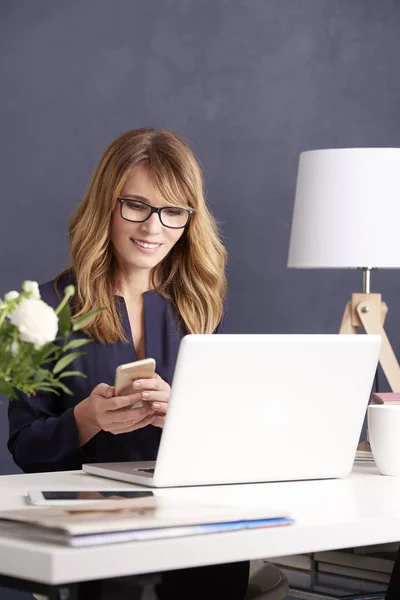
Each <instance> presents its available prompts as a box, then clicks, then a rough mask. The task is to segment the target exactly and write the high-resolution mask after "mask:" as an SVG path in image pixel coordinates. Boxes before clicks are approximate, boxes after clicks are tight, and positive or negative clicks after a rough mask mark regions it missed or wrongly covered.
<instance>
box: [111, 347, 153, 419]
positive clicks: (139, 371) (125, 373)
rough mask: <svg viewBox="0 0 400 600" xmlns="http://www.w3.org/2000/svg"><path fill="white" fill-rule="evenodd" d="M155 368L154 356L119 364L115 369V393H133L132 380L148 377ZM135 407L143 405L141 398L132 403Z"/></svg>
mask: <svg viewBox="0 0 400 600" xmlns="http://www.w3.org/2000/svg"><path fill="white" fill-rule="evenodd" d="M155 370H156V361H155V360H154V358H145V359H143V360H137V361H135V362H131V363H126V364H125V365H120V366H119V367H117V368H116V370H115V383H114V385H115V395H116V396H127V395H128V394H134V393H135V390H134V389H133V382H134V381H136V379H149V378H150V377H152V376H153V374H154V372H155ZM133 406H134V407H135V408H139V407H140V406H143V402H142V400H139V402H136V403H135V404H134V405H133Z"/></svg>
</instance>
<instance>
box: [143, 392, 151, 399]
mask: <svg viewBox="0 0 400 600" xmlns="http://www.w3.org/2000/svg"><path fill="white" fill-rule="evenodd" d="M149 396H150V394H149V392H142V398H148V397H149Z"/></svg>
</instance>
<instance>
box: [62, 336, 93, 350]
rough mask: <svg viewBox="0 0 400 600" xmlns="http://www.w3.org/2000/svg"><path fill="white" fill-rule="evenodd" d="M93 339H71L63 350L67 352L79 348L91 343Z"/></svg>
mask: <svg viewBox="0 0 400 600" xmlns="http://www.w3.org/2000/svg"><path fill="white" fill-rule="evenodd" d="M92 342H93V340H88V339H87V338H85V339H83V338H81V339H79V340H71V341H70V342H68V344H67V345H66V346H64V348H63V350H64V352H66V351H67V350H72V349H73V348H79V347H80V346H84V345H85V344H91V343H92Z"/></svg>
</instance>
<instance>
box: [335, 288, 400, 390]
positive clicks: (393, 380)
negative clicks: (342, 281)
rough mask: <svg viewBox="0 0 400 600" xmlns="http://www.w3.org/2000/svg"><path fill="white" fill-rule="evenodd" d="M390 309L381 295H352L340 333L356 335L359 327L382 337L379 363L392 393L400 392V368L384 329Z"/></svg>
mask: <svg viewBox="0 0 400 600" xmlns="http://www.w3.org/2000/svg"><path fill="white" fill-rule="evenodd" d="M387 311H388V308H387V304H386V302H382V296H381V294H370V293H360V294H352V297H351V301H350V302H348V303H347V304H346V308H345V311H344V314H343V319H342V324H341V326H340V331H339V333H347V334H349V333H350V334H351V333H353V334H356V333H357V330H358V328H359V327H364V329H365V331H366V333H370V334H378V335H380V336H382V348H381V354H380V357H379V362H380V364H381V366H382V369H383V372H384V373H385V376H386V378H387V380H388V383H389V385H390V387H391V389H392V392H400V366H399V363H398V362H397V359H396V356H395V353H394V352H393V348H392V346H391V345H390V342H389V338H388V336H387V335H386V332H385V329H384V327H383V325H384V323H385V319H386V314H387Z"/></svg>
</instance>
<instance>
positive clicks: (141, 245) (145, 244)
mask: <svg viewBox="0 0 400 600" xmlns="http://www.w3.org/2000/svg"><path fill="white" fill-rule="evenodd" d="M129 239H130V240H131V242H133V243H134V244H136V246H139V248H143V249H144V250H156V249H157V248H159V247H160V246H161V244H152V243H151V242H142V241H141V240H135V239H133V238H129Z"/></svg>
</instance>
